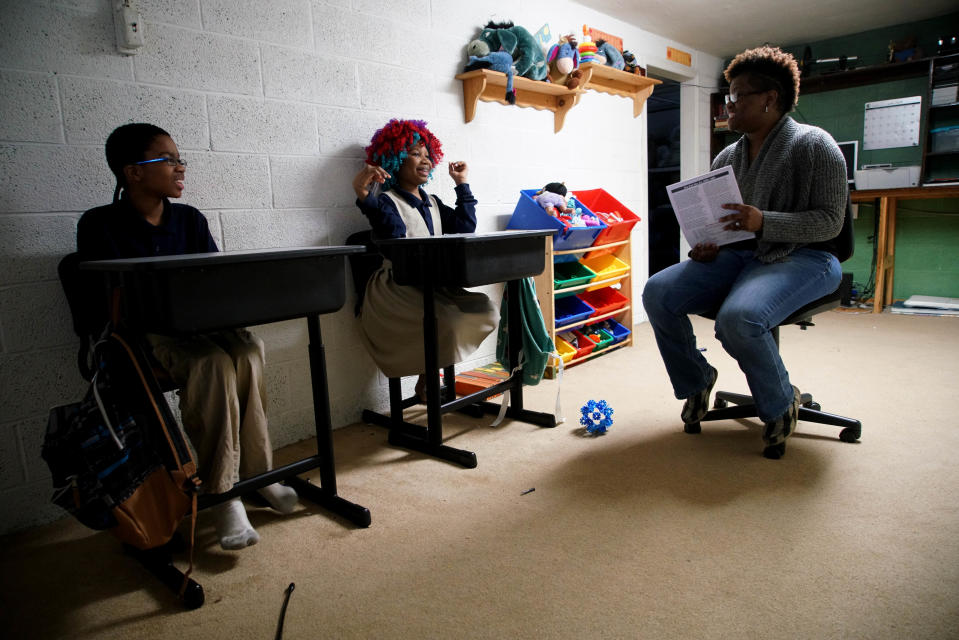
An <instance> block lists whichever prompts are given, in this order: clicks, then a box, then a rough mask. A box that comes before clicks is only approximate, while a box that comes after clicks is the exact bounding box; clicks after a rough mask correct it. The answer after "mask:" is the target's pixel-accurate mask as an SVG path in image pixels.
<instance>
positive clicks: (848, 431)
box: [839, 427, 862, 442]
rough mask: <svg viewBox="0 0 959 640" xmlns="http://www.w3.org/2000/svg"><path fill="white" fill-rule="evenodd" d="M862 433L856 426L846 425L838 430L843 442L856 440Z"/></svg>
mask: <svg viewBox="0 0 959 640" xmlns="http://www.w3.org/2000/svg"><path fill="white" fill-rule="evenodd" d="M861 435H862V429H857V428H856V427H846V428H845V429H843V430H842V431H840V432H839V439H840V440H842V441H843V442H858V441H859V436H861Z"/></svg>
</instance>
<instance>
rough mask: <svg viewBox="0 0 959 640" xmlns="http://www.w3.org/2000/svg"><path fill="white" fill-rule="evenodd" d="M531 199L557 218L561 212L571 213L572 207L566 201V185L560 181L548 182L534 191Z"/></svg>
mask: <svg viewBox="0 0 959 640" xmlns="http://www.w3.org/2000/svg"><path fill="white" fill-rule="evenodd" d="M533 200H535V201H536V202H538V203H539V206H541V207H543V209H545V210H546V212H547V213H548V214H549V215H551V216H555V217H557V218H558V217H560V214H563V213H566V214H569V213H573V209H571V208H570V207H569V206H568V205H567V203H566V185H565V184H563V183H562V182H550V183H549V184H547V185H546V186H545V187H543V188H542V189H540V190H539V191H537V192H536V194H535V195H534V196H533Z"/></svg>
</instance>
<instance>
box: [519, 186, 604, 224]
mask: <svg viewBox="0 0 959 640" xmlns="http://www.w3.org/2000/svg"><path fill="white" fill-rule="evenodd" d="M566 194H567V190H566V185H565V184H564V183H562V182H550V183H549V184H547V185H546V186H545V187H543V188H542V189H540V190H539V191H537V192H536V194H535V195H534V196H533V200H535V201H536V202H537V203H538V204H539V206H541V207H543V209H544V210H545V211H546V213H548V214H549V215H551V216H553V217H554V218H556V219H557V220H559V221H560V222H562V223H563V229H564V230H566V229H569V228H570V227H598V226H600V225H601V224H602V223H601V222H600V221H599V219H598V218H597V217H596V216H594V215H593V214H592V213H591V212H585V211H583V209H582V208H581V207H577V206H576V201H575V200H574V199H573V198H569V199H567V197H566Z"/></svg>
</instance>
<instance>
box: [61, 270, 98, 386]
mask: <svg viewBox="0 0 959 640" xmlns="http://www.w3.org/2000/svg"><path fill="white" fill-rule="evenodd" d="M80 262H81V259H80V254H79V253H76V252H74V253H70V254H67V255H66V256H64V257H63V258H62V259H61V260H60V263H59V264H58V265H57V275H58V276H59V277H60V285H61V286H62V287H63V293H64V295H65V296H66V298H67V305H69V307H70V316H71V318H72V319H73V331H74V333H76V334H77V337H79V338H80V348H79V350H78V351H77V368H78V369H79V370H80V375H82V376H83V379H84V380H86V381H88V382H89V381H90V380H91V379H92V378H93V374H94V372H95V366H94V361H93V345H94V343H95V342H96V341H97V339H98V338H99V337H100V336H101V335H102V334H103V330H104V327H105V326H106V322H107V318H106V316H105V313H104V310H105V309H106V308H107V301H106V298H105V293H104V291H105V289H104V288H103V287H102V286H101V283H100V281H99V280H98V279H97V278H96V277H95V276H90V274H87V273H84V272H82V271H80V269H79V265H80Z"/></svg>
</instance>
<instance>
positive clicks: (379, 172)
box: [353, 164, 390, 200]
mask: <svg viewBox="0 0 959 640" xmlns="http://www.w3.org/2000/svg"><path fill="white" fill-rule="evenodd" d="M389 177H390V174H389V173H387V172H386V170H385V169H383V168H382V167H374V166H373V165H371V164H364V165H363V168H362V169H360V172H359V173H358V174H356V177H355V178H353V191H355V192H356V197H357V198H359V199H360V200H366V197H367V196H368V195H370V187H371V186H373V183H378V184H383V183H384V182H386V179H387V178H389Z"/></svg>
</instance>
